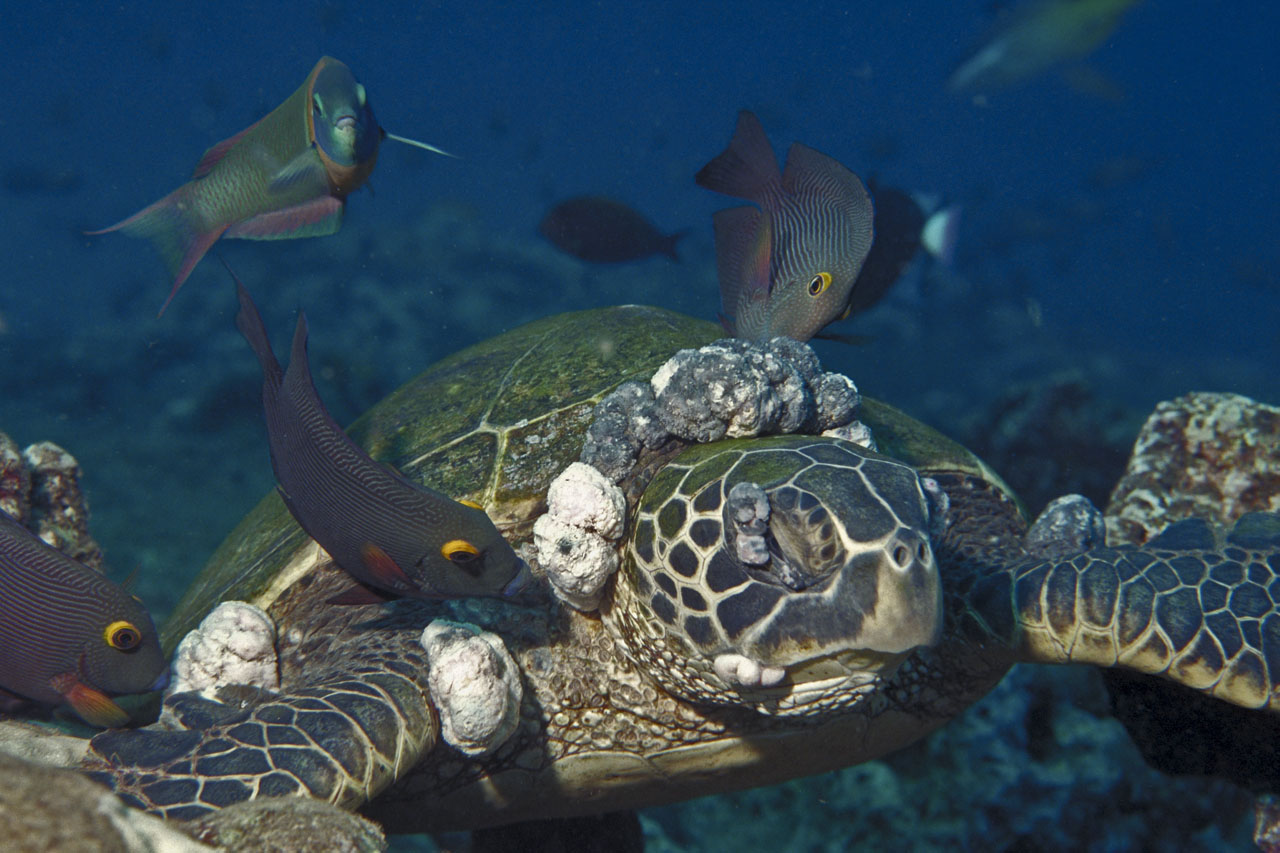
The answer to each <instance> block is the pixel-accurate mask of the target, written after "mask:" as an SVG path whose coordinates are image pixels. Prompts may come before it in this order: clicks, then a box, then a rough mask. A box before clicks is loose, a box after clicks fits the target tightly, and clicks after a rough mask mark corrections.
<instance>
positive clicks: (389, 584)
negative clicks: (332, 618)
mask: <svg viewBox="0 0 1280 853" xmlns="http://www.w3.org/2000/svg"><path fill="white" fill-rule="evenodd" d="M232 277H233V278H234V277H235V274H234V273H232ZM236 294H237V297H238V299H239V301H240V310H239V312H238V313H237V314H236V327H237V328H238V329H239V330H240V333H241V334H243V335H244V337H245V340H247V341H248V342H249V345H250V346H251V347H252V348H253V351H254V353H256V354H257V356H258V361H259V362H260V363H261V365H262V373H263V383H262V402H263V408H264V410H265V411H266V420H267V436H268V439H269V442H270V447H271V467H272V468H273V469H274V471H275V474H276V481H277V482H278V483H279V486H280V496H281V497H282V498H283V499H284V503H285V506H287V507H288V508H289V511H290V512H291V513H292V514H293V517H294V519H296V520H297V522H298V524H299V525H300V526H301V527H302V529H303V530H305V531H306V532H307V534H308V535H309V536H311V538H312V539H314V540H315V541H316V542H317V543H318V544H319V545H320V547H322V548H324V550H325V551H327V552H328V554H329V556H330V557H332V558H333V561H334V562H335V563H337V565H338V566H339V567H340V568H342V569H343V570H344V571H346V573H347V574H349V575H351V577H353V578H354V579H355V580H356V581H358V583H359V586H357V587H354V588H352V589H351V590H348V591H347V592H346V593H342V594H340V595H338V596H336V597H335V598H334V599H331V600H332V601H334V602H335V603H343V604H362V603H370V602H374V601H385V600H387V599H388V598H395V597H401V598H461V597H465V596H479V595H490V596H506V595H512V594H515V593H516V592H519V590H520V589H521V588H522V587H523V586H524V584H525V582H526V581H527V579H528V576H529V569H528V566H526V565H525V563H524V561H523V560H521V559H520V558H519V557H518V556H516V553H515V551H514V550H512V548H511V546H510V545H509V544H508V543H507V541H506V540H505V539H504V538H503V537H502V534H501V533H499V532H498V529H497V528H496V527H495V526H494V524H493V521H492V520H491V519H490V518H489V516H488V515H486V514H485V512H484V510H483V509H481V508H480V507H479V506H478V505H476V504H474V503H471V502H469V501H457V500H454V499H453V498H450V497H449V496H448V495H444V494H441V493H440V492H437V491H435V490H434V489H429V488H427V487H425V486H422V485H419V484H417V483H414V482H412V481H410V480H408V479H407V478H405V477H403V476H401V475H400V474H399V473H397V472H396V471H393V470H391V469H390V468H389V467H388V466H386V465H382V464H380V463H378V462H376V461H374V460H373V459H372V458H371V457H370V456H369V454H367V453H365V452H364V450H362V449H361V448H360V447H359V446H357V445H356V443H355V442H353V441H352V440H351V439H350V438H348V437H347V434H346V433H345V432H343V431H342V429H341V427H339V426H338V424H337V423H336V422H335V421H334V420H333V418H332V417H330V416H329V413H328V412H327V411H326V410H325V408H324V405H323V404H322V403H321V402H320V398H319V396H318V395H317V394H316V389H315V384H314V383H313V382H312V380H311V370H310V368H309V367H308V364H307V321H306V317H305V315H303V314H301V313H299V315H298V325H297V327H296V329H295V331H294V335H293V349H292V352H291V354H290V357H289V369H288V370H287V371H283V370H281V368H280V363H279V362H278V361H277V360H276V357H275V354H274V353H273V352H272V350H271V344H270V342H269V341H268V340H267V333H266V329H265V328H264V327H263V324H262V317H261V315H259V313H258V309H257V307H256V306H255V305H254V304H253V300H252V299H251V298H250V296H249V292H248V291H247V290H246V289H245V287H244V285H243V284H242V283H241V282H240V280H239V279H238V278H236Z"/></svg>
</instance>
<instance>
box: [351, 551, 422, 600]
mask: <svg viewBox="0 0 1280 853" xmlns="http://www.w3.org/2000/svg"><path fill="white" fill-rule="evenodd" d="M360 562H361V563H363V564H364V568H365V571H367V572H368V573H369V574H370V575H371V576H372V577H373V579H374V580H375V581H376V582H377V583H378V585H379V586H381V587H383V588H385V589H394V590H404V591H405V592H413V591H416V590H417V588H418V585H417V584H415V583H414V582H413V581H412V580H410V579H409V576H408V575H407V574H405V571H404V569H402V568H400V566H399V565H398V564H397V563H396V561H395V560H393V559H391V555H389V554H388V553H387V552H386V551H384V550H382V549H381V548H379V547H378V546H377V545H375V544H373V543H372V542H366V543H364V545H363V546H362V547H361V548H360Z"/></svg>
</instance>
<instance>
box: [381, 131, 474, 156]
mask: <svg viewBox="0 0 1280 853" xmlns="http://www.w3.org/2000/svg"><path fill="white" fill-rule="evenodd" d="M382 135H383V136H384V137H385V138H387V139H391V140H394V141H395V142H403V143H404V144H405V145H412V146H413V147H414V148H421V149H422V150H423V151H430V152H431V153H432V154H443V155H444V156H446V157H452V158H454V159H455V160H456V159H458V155H457V154H450V153H449V152H448V151H445V150H444V149H443V148H437V147H435V146H434V145H429V144H428V143H426V142H419V141H418V140H416V139H410V138H409V137H407V136H396V135H395V134H394V133H387V132H386V131H385V130H384V131H382Z"/></svg>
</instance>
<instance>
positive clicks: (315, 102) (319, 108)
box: [311, 94, 324, 115]
mask: <svg viewBox="0 0 1280 853" xmlns="http://www.w3.org/2000/svg"><path fill="white" fill-rule="evenodd" d="M311 105H312V106H313V107H315V110H316V112H317V113H319V114H320V115H324V103H322V102H321V100H320V95H319V94H315V95H312V96H311Z"/></svg>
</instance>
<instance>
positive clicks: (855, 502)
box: [603, 436, 941, 715]
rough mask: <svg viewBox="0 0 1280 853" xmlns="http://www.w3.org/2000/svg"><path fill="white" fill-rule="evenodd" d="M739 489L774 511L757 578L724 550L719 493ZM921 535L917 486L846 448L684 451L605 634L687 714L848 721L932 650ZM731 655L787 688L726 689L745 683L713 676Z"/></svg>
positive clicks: (644, 514) (929, 556) (631, 560)
mask: <svg viewBox="0 0 1280 853" xmlns="http://www.w3.org/2000/svg"><path fill="white" fill-rule="evenodd" d="M744 484H752V485H757V486H758V487H759V488H761V489H763V491H764V493H765V494H767V496H768V501H769V504H770V508H771V512H770V518H769V521H768V530H769V535H768V537H767V539H766V541H767V542H768V547H769V551H770V555H769V556H770V559H769V560H768V561H767V562H765V563H764V564H763V565H753V564H752V562H754V561H752V562H744V561H743V560H741V559H739V558H738V557H737V556H735V555H736V554H737V550H736V549H735V547H733V546H732V544H731V542H730V539H731V537H732V536H733V533H734V531H733V529H732V525H733V523H734V522H733V521H732V520H731V519H729V518H726V514H727V513H728V507H730V506H732V505H734V504H735V501H732V500H729V493H730V492H732V491H734V489H735V487H741V486H742V485H744ZM928 524H929V510H928V504H927V501H926V499H925V496H924V492H923V489H922V488H921V486H920V484H919V478H918V477H917V475H916V472H915V470H914V469H912V468H910V467H909V466H906V465H903V464H901V463H898V462H895V461H893V460H890V459H887V458H884V457H880V456H878V455H877V454H874V453H871V452H870V451H866V450H864V449H862V448H859V447H856V446H854V445H851V444H849V443H848V442H844V441H840V440H836V439H823V438H815V437H812V436H789V437H777V438H771V439H756V440H753V441H751V442H749V443H748V442H723V443H719V444H714V445H708V446H698V447H693V448H690V449H688V450H686V451H684V452H683V453H682V454H680V455H679V456H677V457H676V458H675V459H674V460H673V461H671V462H669V463H668V464H667V466H666V468H664V469H663V470H662V471H661V472H660V473H659V474H658V475H657V476H655V477H654V478H653V481H652V482H651V483H650V484H649V487H648V489H647V490H646V491H645V493H644V496H643V497H642V498H641V500H640V502H639V505H638V508H637V510H636V513H635V518H634V531H635V532H634V535H633V536H632V538H631V542H630V544H629V546H628V548H627V550H626V552H625V555H624V558H623V567H622V572H621V573H620V575H619V579H618V581H617V583H616V584H615V587H614V591H613V598H612V600H611V601H608V602H607V603H606V605H605V607H604V608H603V614H604V617H605V623H606V625H608V626H609V628H610V630H611V631H612V632H613V633H614V635H615V636H617V637H618V639H619V641H620V644H621V646H622V648H623V649H624V651H625V652H626V653H627V654H628V655H629V656H631V657H632V658H633V659H634V660H636V661H637V662H638V663H639V664H640V666H641V668H642V669H645V670H646V671H649V672H650V673H652V675H653V676H654V677H655V678H656V679H657V680H658V682H659V683H660V684H662V685H663V686H664V687H665V688H667V689H668V690H670V691H671V692H672V693H674V694H675V695H677V696H681V697H683V698H686V699H688V700H689V701H694V702H703V703H711V704H718V705H744V704H745V705H747V706H750V707H755V708H756V709H757V710H759V711H762V712H765V713H770V714H781V715H795V714H799V715H807V714H821V713H825V712H829V711H831V710H834V709H838V708H843V707H847V706H848V705H850V704H851V703H854V702H857V701H858V700H859V698H860V697H861V696H863V695H864V694H865V693H866V692H867V691H868V690H869V689H870V688H871V687H872V686H873V685H874V684H875V683H876V682H877V681H878V680H879V679H880V678H881V677H883V676H884V675H887V674H890V673H892V671H893V669H894V668H895V666H896V664H897V663H898V662H899V661H900V660H901V659H902V656H903V654H904V653H905V652H907V651H909V650H910V649H912V648H914V647H916V646H918V645H922V644H927V643H930V642H932V641H934V640H935V639H936V637H937V634H938V632H939V630H940V618H941V610H940V608H941V592H940V581H939V578H938V573H937V565H936V563H935V561H934V558H933V553H932V551H931V549H930V545H929V540H928V534H927V531H928ZM726 655H728V656H738V657H744V658H745V659H747V660H750V661H753V662H755V663H757V664H759V665H760V666H762V667H768V668H778V667H782V668H786V669H787V672H788V674H789V677H788V678H787V679H786V680H785V681H784V682H783V683H782V684H778V685H776V686H767V687H766V686H760V687H758V688H753V687H749V686H744V685H743V684H742V683H737V682H735V683H730V682H728V681H726V680H725V678H723V677H722V675H721V673H722V672H724V671H728V670H734V671H736V670H737V669H740V667H738V666H737V665H736V664H735V666H734V667H727V664H726V665H723V666H721V667H720V671H719V672H718V671H717V666H716V662H717V659H719V658H722V657H724V656H726ZM732 659H733V660H737V657H734V658H732ZM722 663H725V662H724V661H722ZM744 687H746V689H744Z"/></svg>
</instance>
